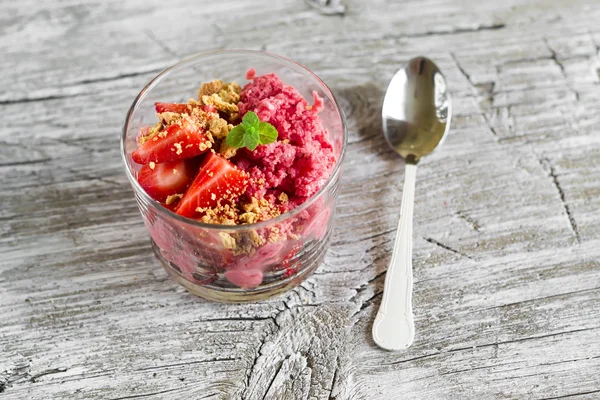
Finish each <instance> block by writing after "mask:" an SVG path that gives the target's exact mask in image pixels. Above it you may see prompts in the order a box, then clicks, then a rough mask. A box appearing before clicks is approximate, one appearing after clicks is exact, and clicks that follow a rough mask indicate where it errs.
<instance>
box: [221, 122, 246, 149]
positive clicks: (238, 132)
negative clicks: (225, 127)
mask: <svg viewBox="0 0 600 400" xmlns="http://www.w3.org/2000/svg"><path fill="white" fill-rule="evenodd" d="M245 134H246V129H245V128H244V127H243V126H242V125H237V126H234V127H233V129H232V130H230V131H229V133H228V134H227V137H226V139H225V143H227V145H228V146H229V147H233V148H236V149H238V148H240V147H243V146H244V136H245Z"/></svg>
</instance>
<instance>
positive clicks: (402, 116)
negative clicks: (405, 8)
mask: <svg viewBox="0 0 600 400" xmlns="http://www.w3.org/2000/svg"><path fill="white" fill-rule="evenodd" d="M450 103H451V102H450V94H449V93H448V90H447V86H446V78H444V75H442V73H441V72H440V70H439V69H438V67H437V66H436V65H435V64H434V63H433V62H432V61H431V60H429V59H427V58H425V57H417V58H413V59H412V60H410V61H409V62H408V64H407V65H406V67H405V68H404V69H401V70H400V71H398V72H397V73H396V75H394V77H393V78H392V80H391V82H390V85H389V86H388V89H387V92H386V94H385V99H384V101H383V110H382V120H383V134H384V136H385V138H386V140H387V142H388V143H389V145H390V146H391V147H392V149H394V151H396V153H398V154H400V155H401V156H402V157H404V159H405V160H406V168H405V172H404V189H403V192H402V208H401V210H400V221H399V223H398V232H397V234H396V241H395V243H394V251H393V253H392V260H391V261H390V265H389V267H388V270H387V274H386V277H385V286H384V289H383V299H382V300H381V305H380V307H379V312H378V313H377V317H376V318H375V322H374V324H373V340H374V341H375V343H377V345H378V346H379V347H382V348H384V349H386V350H403V349H406V348H408V347H409V346H410V345H411V344H412V342H413V339H414V336H415V324H414V319H413V312H412V286H413V277H412V220H413V204H414V198H415V176H416V172H417V163H418V162H419V160H420V159H421V157H424V156H426V155H428V154H429V153H431V152H432V151H433V150H434V149H435V148H436V147H437V146H439V145H440V144H441V143H442V141H443V140H444V137H445V136H446V134H447V133H448V130H449V128H450V118H451V115H452V107H451V104H450Z"/></svg>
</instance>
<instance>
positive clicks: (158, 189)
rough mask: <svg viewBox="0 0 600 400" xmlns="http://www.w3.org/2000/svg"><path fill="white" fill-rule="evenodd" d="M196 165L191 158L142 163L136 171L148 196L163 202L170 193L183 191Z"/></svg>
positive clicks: (190, 180)
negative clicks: (160, 162)
mask: <svg viewBox="0 0 600 400" xmlns="http://www.w3.org/2000/svg"><path fill="white" fill-rule="evenodd" d="M194 164H196V166H194ZM197 165H198V163H196V162H194V161H192V160H185V161H184V160H179V161H175V162H169V163H163V164H154V163H151V164H149V165H144V166H143V167H142V169H140V172H138V182H139V183H140V186H141V187H142V188H143V189H144V190H145V191H146V193H148V195H150V197H152V198H153V199H154V200H156V201H160V202H164V201H165V200H166V199H167V197H169V196H170V195H174V194H178V193H183V192H184V191H185V189H186V188H187V187H188V185H189V184H190V182H192V179H194V173H195V171H196V169H197Z"/></svg>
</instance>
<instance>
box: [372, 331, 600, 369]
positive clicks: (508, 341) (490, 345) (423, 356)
mask: <svg viewBox="0 0 600 400" xmlns="http://www.w3.org/2000/svg"><path fill="white" fill-rule="evenodd" d="M594 329H597V327H592V328H581V329H573V330H570V331H563V332H556V333H550V334H547V335H539V336H531V337H525V338H518V339H513V340H505V341H500V342H496V343H486V344H481V345H476V346H469V347H459V348H455V349H450V350H443V351H438V352H436V353H432V354H425V355H422V356H418V357H413V358H409V359H407V360H400V361H395V362H391V363H387V364H382V365H386V366H388V365H398V364H404V363H408V362H411V361H416V360H421V359H424V358H429V357H435V356H439V355H442V354H447V353H458V352H461V351H465V350H470V351H472V350H474V349H478V348H487V347H492V346H496V347H497V346H499V345H503V344H511V343H522V342H526V341H529V340H537V339H544V338H549V337H554V336H560V335H566V334H569V333H578V332H585V331H590V330H594Z"/></svg>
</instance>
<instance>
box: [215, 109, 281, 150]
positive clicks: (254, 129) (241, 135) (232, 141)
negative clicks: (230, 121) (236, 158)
mask: <svg viewBox="0 0 600 400" xmlns="http://www.w3.org/2000/svg"><path fill="white" fill-rule="evenodd" d="M276 140H277V129H275V127H274V126H273V125H271V124H269V123H267V122H262V121H261V120H260V118H258V115H256V113H255V112H252V111H248V112H247V113H246V114H244V117H243V118H242V123H241V124H239V125H237V126H235V127H234V128H233V129H231V131H230V132H229V133H228V134H227V137H226V138H225V143H227V145H229V146H230V147H233V148H236V149H239V148H240V147H247V148H248V149H249V150H251V151H254V150H255V149H256V147H257V146H258V145H259V144H269V143H273V142H274V141H276Z"/></svg>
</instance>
